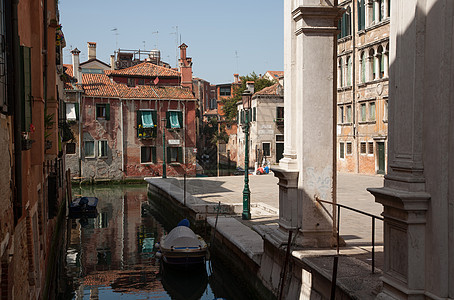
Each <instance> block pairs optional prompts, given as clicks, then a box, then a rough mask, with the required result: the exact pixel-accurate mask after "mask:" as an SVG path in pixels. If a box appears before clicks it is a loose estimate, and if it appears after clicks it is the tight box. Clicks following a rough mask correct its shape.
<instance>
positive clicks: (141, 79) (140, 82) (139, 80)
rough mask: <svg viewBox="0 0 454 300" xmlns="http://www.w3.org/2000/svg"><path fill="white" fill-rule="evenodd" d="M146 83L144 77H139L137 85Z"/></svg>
mask: <svg viewBox="0 0 454 300" xmlns="http://www.w3.org/2000/svg"><path fill="white" fill-rule="evenodd" d="M144 84H145V81H144V80H143V78H139V79H137V85H144Z"/></svg>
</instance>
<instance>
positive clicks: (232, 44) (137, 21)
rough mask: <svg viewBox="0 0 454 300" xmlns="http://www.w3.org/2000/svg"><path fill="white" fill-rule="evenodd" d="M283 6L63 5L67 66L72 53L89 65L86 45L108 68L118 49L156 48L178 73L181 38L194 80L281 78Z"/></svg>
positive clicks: (234, 2)
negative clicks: (237, 76)
mask: <svg viewBox="0 0 454 300" xmlns="http://www.w3.org/2000/svg"><path fill="white" fill-rule="evenodd" d="M283 6H284V5H283V2H282V1H279V0H245V1H241V0H229V1H220V0H161V1H156V0H148V1H147V0H123V1H118V0H90V1H88V0H79V1H68V0H60V1H59V9H60V22H61V24H62V27H63V33H64V35H65V39H66V48H65V49H64V63H71V54H70V51H71V50H72V49H73V48H76V47H77V48H78V49H79V50H80V51H81V54H80V55H81V56H80V60H81V62H83V61H85V60H87V42H96V43H97V58H98V59H100V60H101V61H104V62H105V63H107V64H110V55H111V54H113V53H114V51H115V49H118V48H122V49H146V50H151V49H155V48H157V49H159V50H161V57H162V60H163V61H165V62H168V63H169V64H170V65H171V66H172V67H175V65H176V55H178V56H179V51H178V52H177V51H176V50H178V49H177V48H176V47H177V42H178V44H179V41H180V36H181V41H182V42H183V43H185V44H187V45H188V49H187V55H188V56H189V57H192V61H193V73H194V76H197V77H200V78H202V79H205V80H207V81H209V82H211V83H212V84H218V83H228V82H232V81H233V74H234V73H239V74H240V76H242V75H246V74H249V73H252V72H253V71H254V72H255V73H257V74H264V73H265V72H266V71H268V70H272V71H283V52H284V45H283ZM115 28H116V29H117V30H114V29H115ZM177 28H178V40H177V34H176V32H177ZM117 45H118V47H117Z"/></svg>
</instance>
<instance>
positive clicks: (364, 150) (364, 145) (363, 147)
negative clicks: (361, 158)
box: [361, 142, 366, 154]
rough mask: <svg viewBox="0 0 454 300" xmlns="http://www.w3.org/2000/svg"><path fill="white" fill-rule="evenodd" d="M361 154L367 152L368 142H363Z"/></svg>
mask: <svg viewBox="0 0 454 300" xmlns="http://www.w3.org/2000/svg"><path fill="white" fill-rule="evenodd" d="M361 154H366V142H361Z"/></svg>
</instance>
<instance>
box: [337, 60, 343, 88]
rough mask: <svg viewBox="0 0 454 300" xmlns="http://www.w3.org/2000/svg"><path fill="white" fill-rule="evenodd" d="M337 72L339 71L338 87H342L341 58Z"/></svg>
mask: <svg viewBox="0 0 454 300" xmlns="http://www.w3.org/2000/svg"><path fill="white" fill-rule="evenodd" d="M338 73H339V75H338V76H339V78H338V81H339V82H338V85H339V87H343V86H344V76H343V75H344V74H343V72H342V58H340V59H339V66H338Z"/></svg>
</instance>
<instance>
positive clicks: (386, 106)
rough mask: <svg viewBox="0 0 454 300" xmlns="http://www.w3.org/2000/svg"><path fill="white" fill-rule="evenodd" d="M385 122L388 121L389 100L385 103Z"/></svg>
mask: <svg viewBox="0 0 454 300" xmlns="http://www.w3.org/2000/svg"><path fill="white" fill-rule="evenodd" d="M383 106H384V107H383V121H385V122H387V121H388V100H385V101H384V103H383Z"/></svg>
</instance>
